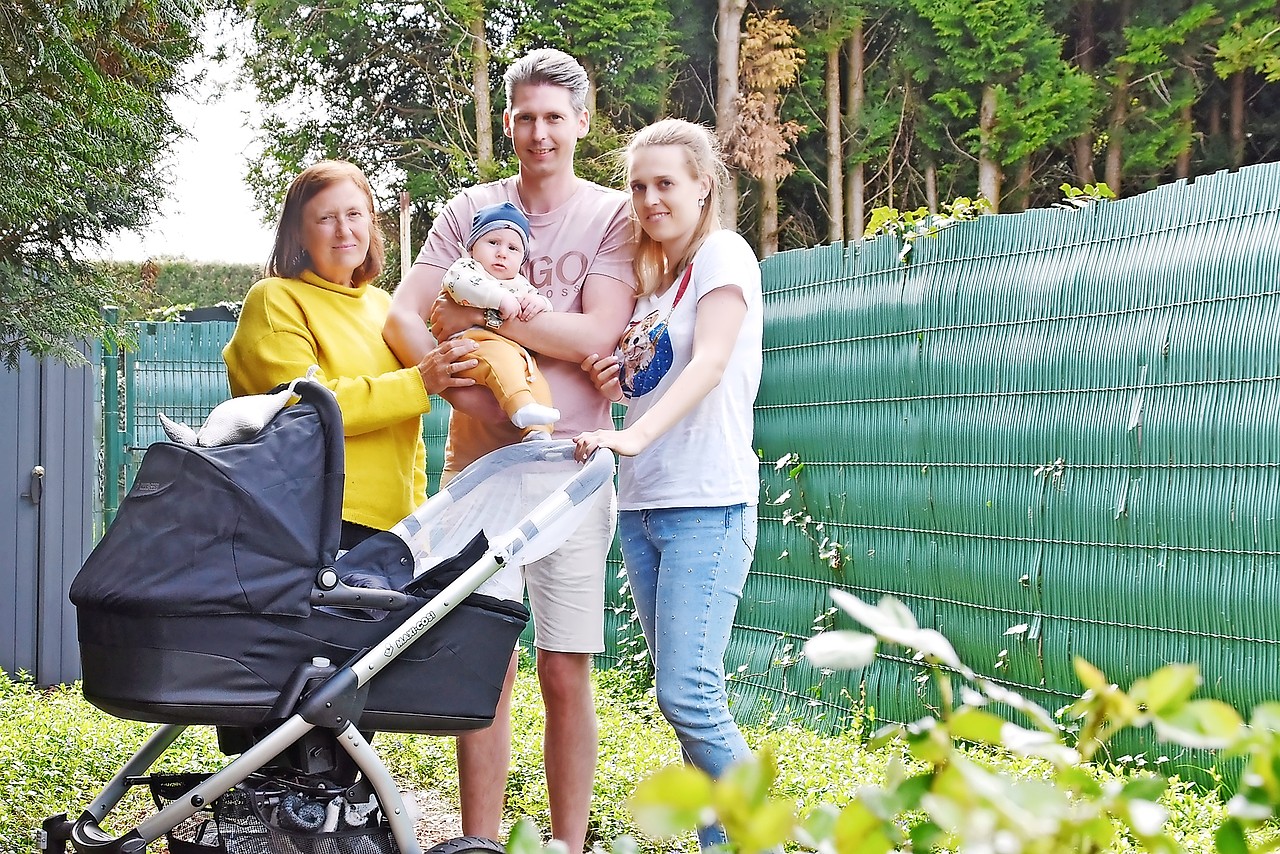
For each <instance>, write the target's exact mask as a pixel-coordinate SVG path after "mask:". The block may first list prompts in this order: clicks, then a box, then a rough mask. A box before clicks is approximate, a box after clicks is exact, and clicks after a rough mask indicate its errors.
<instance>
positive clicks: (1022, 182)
mask: <svg viewBox="0 0 1280 854" xmlns="http://www.w3.org/2000/svg"><path fill="white" fill-rule="evenodd" d="M1034 177H1035V173H1034V170H1032V168H1031V158H1030V157H1029V156H1028V157H1024V158H1022V162H1021V163H1019V164H1018V177H1017V179H1016V180H1015V181H1014V185H1013V193H1012V196H1013V198H1012V202H1013V206H1014V208H1015V209H1017V210H1020V211H1025V210H1026V209H1027V206H1028V205H1029V204H1030V202H1031V181H1032V179H1033V178H1034Z"/></svg>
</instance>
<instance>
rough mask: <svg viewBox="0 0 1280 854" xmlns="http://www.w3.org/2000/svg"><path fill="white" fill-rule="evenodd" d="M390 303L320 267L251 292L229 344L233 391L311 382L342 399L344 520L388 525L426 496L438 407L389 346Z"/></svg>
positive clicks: (269, 282)
mask: <svg viewBox="0 0 1280 854" xmlns="http://www.w3.org/2000/svg"><path fill="white" fill-rule="evenodd" d="M390 305H391V297H390V296H388V295H387V293H386V292H385V291H383V290H380V289H379V288H376V287H374V286H372V285H363V286H361V287H358V288H349V287H346V286H344V285H336V284H334V283H332V282H327V281H325V280H324V279H321V278H320V277H319V276H317V275H315V274H314V273H312V272H311V271H309V270H308V271H306V272H304V273H302V275H301V277H300V278H298V279H281V278H271V279H263V280H261V281H259V282H258V283H257V284H255V285H254V286H253V287H252V288H250V289H249V293H248V294H247V295H246V296H245V300H244V308H243V309H242V310H241V313H240V320H239V322H238V323H237V324H236V331H235V334H234V335H232V337H231V341H230V342H228V344H227V346H226V347H225V348H223V351H222V358H223V361H225V362H226V364H227V379H228V380H229V381H230V384H231V393H232V394H233V395H236V396H239V395H242V394H259V393H261V392H265V391H268V390H270V389H271V388H274V387H275V386H277V385H279V384H280V383H283V382H289V381H290V380H293V379H296V378H298V377H301V376H305V375H306V373H307V369H308V368H309V367H310V366H312V365H318V366H319V368H320V373H319V374H318V375H317V376H316V377H315V379H316V380H317V381H318V382H321V383H323V384H324V385H325V386H327V387H328V388H329V390H331V391H332V392H333V393H334V394H335V395H336V396H337V398H338V406H339V408H341V410H342V421H343V432H344V434H345V436H346V443H345V444H346V490H345V493H344V496H343V500H342V518H343V519H345V520H347V521H349V522H356V523H358V524H361V525H368V526H370V527H373V528H380V529H384V530H385V529H387V528H390V527H391V526H392V525H394V524H395V523H396V522H399V521H400V520H401V519H403V518H404V517H405V516H407V515H408V514H409V513H410V512H411V511H412V510H413V509H414V508H415V507H417V506H418V505H419V504H421V503H422V502H423V501H425V500H426V495H427V478H426V458H427V457H426V447H425V446H424V445H423V442H422V414H423V413H424V412H427V411H428V410H430V408H431V404H430V402H429V399H428V397H427V392H426V389H425V388H423V386H422V377H421V376H420V375H419V373H418V370H417V368H404V367H401V365H400V361H399V360H398V359H397V358H396V356H395V354H394V353H392V352H391V350H390V348H388V347H387V345H386V343H385V342H384V341H383V340H382V325H383V322H384V321H385V320H386V317H387V309H388V307H389V306H390Z"/></svg>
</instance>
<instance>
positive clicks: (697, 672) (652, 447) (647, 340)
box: [574, 119, 763, 847]
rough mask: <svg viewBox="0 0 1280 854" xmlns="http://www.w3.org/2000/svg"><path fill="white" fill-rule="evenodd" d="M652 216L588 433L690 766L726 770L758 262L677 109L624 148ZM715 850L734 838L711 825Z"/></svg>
mask: <svg viewBox="0 0 1280 854" xmlns="http://www.w3.org/2000/svg"><path fill="white" fill-rule="evenodd" d="M625 157H626V166H627V183H628V185H629V187H630V191H631V204H632V208H633V209H634V212H635V216H636V219H637V220H638V222H639V225H640V232H641V233H640V235H639V238H638V240H639V242H638V244H637V249H636V258H635V271H636V281H637V297H638V299H637V303H636V310H635V313H634V314H633V315H632V321H631V324H630V325H629V326H628V327H627V329H626V332H625V333H624V335H623V337H622V341H621V343H620V344H619V347H618V351H617V353H615V354H611V355H608V356H604V357H603V358H602V357H600V356H598V355H593V356H591V357H588V358H587V359H586V360H585V361H584V362H583V363H582V367H583V369H584V370H586V371H587V372H588V374H589V375H590V376H591V378H592V380H593V381H594V382H595V384H596V387H597V388H599V389H600V391H601V393H602V394H604V395H605V396H606V397H608V398H609V399H611V400H614V401H622V402H624V403H626V405H627V413H626V417H625V419H624V426H623V429H621V430H593V431H590V432H586V433H582V434H579V435H578V436H577V437H575V439H574V441H575V442H576V443H577V454H578V458H579V459H583V460H585V459H586V458H587V457H588V456H590V455H591V454H592V453H593V452H594V451H595V450H596V448H610V449H612V450H613V451H615V452H616V453H617V454H618V455H619V457H620V461H619V466H618V477H619V483H618V511H619V512H618V532H619V536H620V538H621V543H622V554H623V559H624V562H625V563H626V568H627V576H628V579H629V580H630V586H631V593H632V596H633V597H634V599H635V602H636V610H637V613H638V615H639V617H640V625H641V627H642V628H643V630H644V635H645V640H646V641H647V642H648V644H649V651H650V654H651V655H652V656H653V661H654V668H655V670H656V683H657V694H658V705H659V707H660V708H661V709H662V713H663V715H664V716H665V717H666V719H667V720H668V722H670V723H671V725H672V727H673V728H674V729H675V731H676V735H677V736H678V737H679V739H680V745H681V748H682V751H683V754H684V757H685V761H687V762H689V763H691V764H692V765H694V766H696V767H698V768H701V769H702V770H704V771H706V772H707V773H709V774H710V775H711V776H713V777H718V776H720V775H721V774H722V773H723V772H724V770H725V769H726V768H727V767H728V766H729V765H731V764H733V763H734V762H735V761H737V760H740V759H742V758H744V757H745V756H747V755H748V753H749V750H748V748H747V745H746V742H745V741H744V740H743V738H742V734H741V733H740V732H739V730H738V726H737V724H736V723H735V722H734V720H733V716H732V715H731V714H730V713H729V705H728V695H727V693H726V691H725V676H724V654H725V650H726V649H727V647H728V644H729V632H730V629H731V628H732V626H733V618H734V614H735V613H736V611H737V607H738V600H739V599H740V598H741V596H742V588H743V584H744V583H745V581H746V576H747V570H748V569H749V568H750V566H751V559H752V555H753V552H754V550H755V542H756V501H757V498H758V496H759V489H760V487H759V468H758V466H759V463H758V461H757V458H756V455H755V453H754V452H753V451H752V447H751V435H752V423H753V416H752V407H753V404H754V402H755V397H756V391H757V389H758V388H759V385H760V360H761V356H760V351H761V337H762V329H763V313H762V310H761V298H760V268H759V266H758V264H757V262H756V258H755V254H754V253H753V252H752V250H751V247H750V246H748V245H747V243H746V241H745V240H743V239H742V238H741V237H740V236H739V235H737V234H736V233H734V232H732V231H727V230H725V229H723V228H721V226H720V218H719V213H718V212H719V209H720V192H721V187H722V186H723V183H724V175H725V170H724V164H723V162H722V161H721V160H720V157H719V153H718V152H717V150H716V146H715V138H714V137H713V136H712V135H711V132H710V131H709V130H708V129H707V128H705V127H703V126H701V125H697V124H693V123H691V122H686V121H683V120H679V119H665V120H663V121H660V122H657V123H656V124H653V125H650V126H649V127H647V128H644V129H643V130H641V131H639V132H637V133H636V134H635V136H634V137H633V138H632V139H631V142H630V143H629V144H628V146H627V149H626V152H625ZM699 840H700V841H701V843H702V844H703V847H706V846H709V845H713V844H716V843H719V842H723V841H724V834H723V831H722V830H721V829H720V828H718V827H709V828H703V829H702V830H701V831H700V832H699Z"/></svg>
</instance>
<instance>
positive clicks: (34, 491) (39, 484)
mask: <svg viewBox="0 0 1280 854" xmlns="http://www.w3.org/2000/svg"><path fill="white" fill-rule="evenodd" d="M43 494H44V466H36V467H35V468H33V469H32V470H31V491H30V492H24V493H22V497H23V498H29V499H30V500H31V503H32V504H39V503H40V496H41V495H43Z"/></svg>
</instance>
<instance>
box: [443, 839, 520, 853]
mask: <svg viewBox="0 0 1280 854" xmlns="http://www.w3.org/2000/svg"><path fill="white" fill-rule="evenodd" d="M506 850H507V849H506V848H504V847H503V845H502V843H501V842H498V841H496V840H493V839H490V838H489V837H487V836H455V837H454V838H453V839H446V840H445V841H444V842H441V843H440V844H439V845H433V846H432V847H430V848H428V849H427V850H426V851H424V852H423V854H472V852H476V854H480V852H497V854H504V852H505V851H506Z"/></svg>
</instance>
